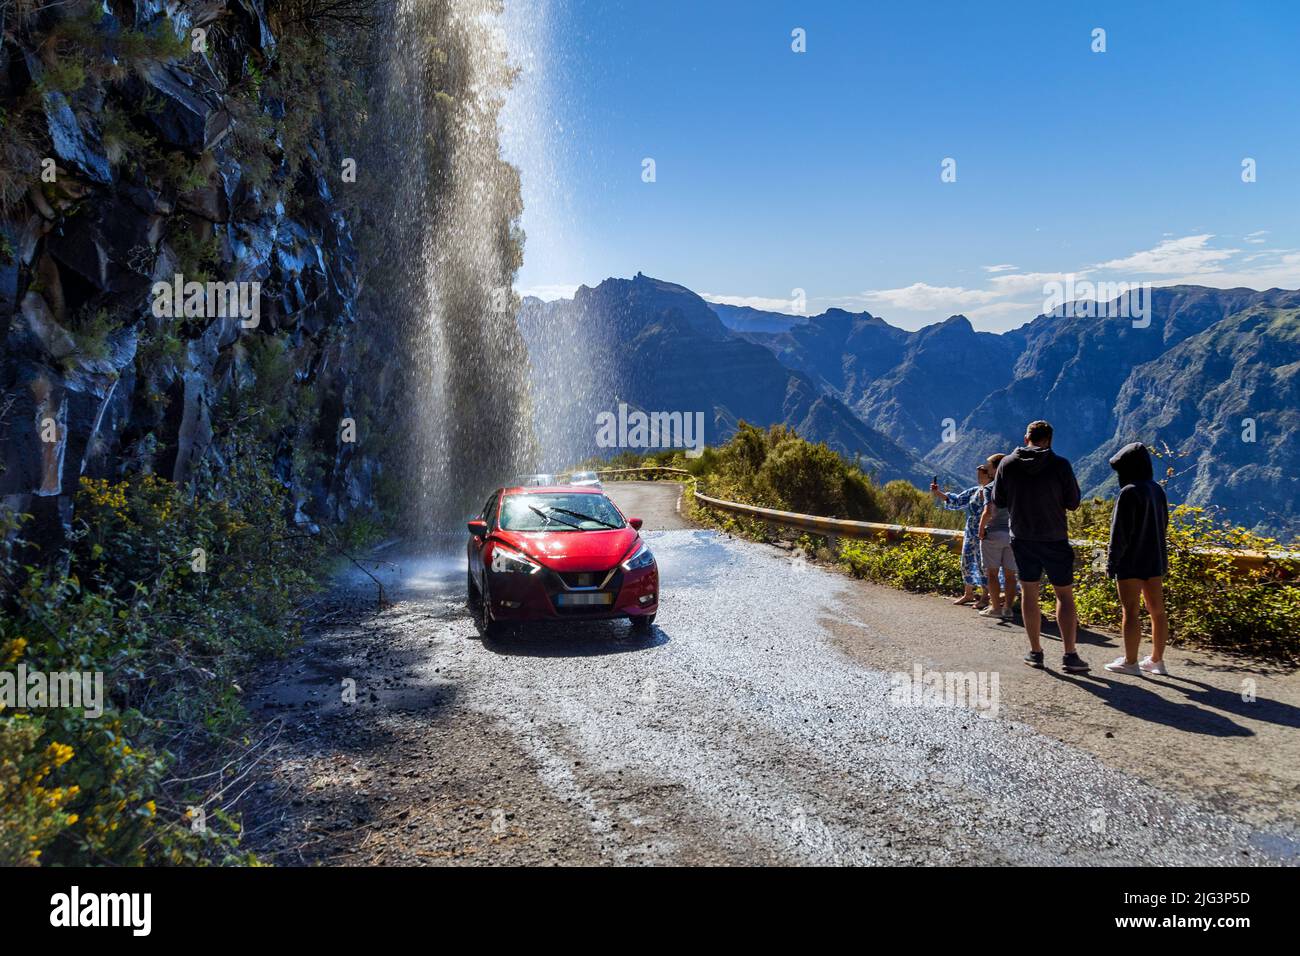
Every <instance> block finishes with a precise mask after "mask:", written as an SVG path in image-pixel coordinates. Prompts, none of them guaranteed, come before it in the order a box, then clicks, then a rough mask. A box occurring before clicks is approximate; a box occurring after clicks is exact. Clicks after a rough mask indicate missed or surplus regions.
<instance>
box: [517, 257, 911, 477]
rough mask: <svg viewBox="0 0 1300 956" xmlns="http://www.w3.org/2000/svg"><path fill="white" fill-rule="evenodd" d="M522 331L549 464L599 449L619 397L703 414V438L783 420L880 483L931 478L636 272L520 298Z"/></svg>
mask: <svg viewBox="0 0 1300 956" xmlns="http://www.w3.org/2000/svg"><path fill="white" fill-rule="evenodd" d="M519 327H520V330H521V331H522V333H523V336H524V340H525V342H526V343H527V345H528V350H529V358H530V361H531V364H532V385H533V399H534V404H535V406H536V407H537V408H538V409H541V410H543V413H542V414H538V415H535V416H534V417H535V419H536V420H537V430H538V438H539V441H540V444H541V446H542V448H543V449H544V453H545V455H546V459H547V461H548V462H550V463H552V465H559V464H560V463H562V462H564V461H569V460H576V459H578V458H581V457H585V456H587V455H590V454H594V453H597V452H600V451H602V450H608V451H616V450H618V449H601V448H600V447H599V446H598V445H597V444H596V438H597V436H596V426H595V422H596V419H597V416H598V415H599V414H600V413H601V412H603V411H612V410H613V409H614V408H615V406H616V405H617V404H618V403H619V402H626V403H627V404H628V405H629V406H630V407H633V408H637V409H640V410H643V411H656V412H673V411H680V412H687V413H693V412H696V411H700V412H703V413H704V415H705V440H706V442H707V443H708V444H720V443H722V442H724V441H726V439H728V438H729V437H730V436H731V435H732V434H734V432H735V430H736V427H737V424H738V423H739V422H740V421H741V420H744V421H747V422H750V423H751V424H755V425H763V426H766V425H773V424H784V425H788V426H790V427H792V428H794V429H795V430H796V431H798V433H799V434H800V435H803V436H804V437H807V438H809V439H811V440H814V441H824V442H826V443H827V444H828V445H830V446H831V447H832V448H835V449H836V450H837V451H839V452H841V453H842V454H844V455H846V456H848V457H850V458H854V459H856V460H858V461H860V462H861V463H862V466H863V467H864V468H865V469H866V470H867V471H869V472H871V473H873V474H875V475H877V477H879V478H880V479H882V480H890V479H893V478H906V479H907V480H909V481H913V482H919V481H923V480H925V481H928V478H927V477H926V476H927V475H929V474H932V471H931V466H930V465H927V464H924V463H922V462H921V460H920V456H919V455H917V454H916V453H915V452H913V451H911V450H910V449H907V448H905V447H904V446H902V445H901V444H900V443H898V442H896V441H894V440H893V439H891V438H889V437H888V436H886V435H883V434H881V433H880V432H878V431H876V430H874V429H872V428H870V427H868V426H867V425H866V424H864V423H863V422H862V421H861V420H860V419H859V418H858V417H857V416H856V415H854V413H853V412H852V411H851V410H850V409H849V408H848V407H847V406H845V405H844V403H843V402H841V401H840V400H839V399H837V398H836V397H835V396H834V395H832V394H829V393H828V392H826V391H825V390H824V389H822V388H820V387H819V386H818V385H817V384H816V383H815V382H814V381H813V380H812V379H811V378H810V377H809V376H807V375H805V374H803V373H802V372H800V371H798V370H795V369H791V368H788V367H786V366H785V365H782V364H781V362H779V361H778V360H777V358H776V357H775V356H774V355H773V354H772V353H771V352H770V351H769V350H768V349H766V348H764V347H762V346H760V345H756V344H755V343H753V342H750V341H748V340H746V339H745V338H743V337H740V336H738V335H736V334H734V333H732V332H731V331H730V330H728V329H727V328H726V326H724V325H723V323H722V322H721V320H720V319H719V318H718V316H717V315H716V314H715V312H714V311H713V309H711V308H710V307H709V304H708V303H707V302H705V301H704V300H703V299H702V298H700V297H699V296H698V295H696V294H695V293H694V292H692V291H690V290H689V289H687V288H685V287H684V286H680V285H675V284H673V283H671V282H663V281H661V280H658V279H652V278H649V277H647V276H643V275H640V274H638V275H637V276H636V277H635V278H633V279H606V280H605V281H604V282H601V283H600V284H599V285H598V286H596V287H595V288H590V287H587V286H582V287H580V288H579V289H578V291H577V292H576V293H575V295H574V297H573V299H560V300H557V301H554V302H542V301H541V300H539V299H533V298H527V299H525V300H524V301H523V304H522V306H521V308H520V312H519Z"/></svg>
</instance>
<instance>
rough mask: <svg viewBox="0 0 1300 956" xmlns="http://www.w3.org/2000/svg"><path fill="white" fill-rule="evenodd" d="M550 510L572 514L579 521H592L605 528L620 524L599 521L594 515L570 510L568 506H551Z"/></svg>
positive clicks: (617, 526)
mask: <svg viewBox="0 0 1300 956" xmlns="http://www.w3.org/2000/svg"><path fill="white" fill-rule="evenodd" d="M551 510H552V511H558V512H559V513H560V514H565V515H573V517H575V518H578V519H579V520H581V521H594V522H596V524H599V525H604V526H605V527H606V528H619V527H622V526H621V525H616V524H610V523H609V522H608V521H601V520H600V519H599V518H597V517H596V516H595V515H585V514H583V513H582V512H580V511H570V510H569V509H568V508H555V507H552V508H551Z"/></svg>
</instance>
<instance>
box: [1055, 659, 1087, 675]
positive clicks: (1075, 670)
mask: <svg viewBox="0 0 1300 956" xmlns="http://www.w3.org/2000/svg"><path fill="white" fill-rule="evenodd" d="M1061 668H1062V669H1063V670H1064V671H1065V672H1066V673H1067V674H1086V673H1088V671H1090V670H1092V668H1091V667H1089V666H1088V662H1087V661H1085V660H1084V659H1083V658H1082V657H1080V656H1079V655H1078V654H1065V655H1063V656H1062V657H1061Z"/></svg>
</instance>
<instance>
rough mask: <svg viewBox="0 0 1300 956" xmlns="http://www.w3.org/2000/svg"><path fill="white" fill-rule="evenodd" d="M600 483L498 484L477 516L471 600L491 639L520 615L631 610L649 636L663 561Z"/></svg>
mask: <svg viewBox="0 0 1300 956" xmlns="http://www.w3.org/2000/svg"><path fill="white" fill-rule="evenodd" d="M640 527H641V519H640V518H631V519H628V518H625V517H624V516H623V512H621V511H619V510H618V508H617V507H616V506H615V505H614V502H612V501H610V500H609V499H608V498H607V497H605V494H604V493H603V492H602V491H600V490H599V489H596V488H582V487H573V486H570V485H563V486H560V485H555V486H549V487H538V488H533V487H528V488H518V487H516V488H499V489H498V490H497V491H496V492H495V493H493V495H492V497H490V498H489V499H488V500H487V504H485V505H484V506H483V513H482V514H481V515H479V517H478V518H476V519H474V520H473V521H470V522H469V535H470V537H469V545H468V547H467V552H468V556H469V574H468V588H469V604H470V607H471V608H473V609H474V610H475V612H476V614H477V616H478V619H479V626H480V628H481V629H482V631H483V634H484V635H485V636H489V637H490V636H492V635H494V634H496V633H497V632H498V630H499V629H500V628H501V627H502V625H504V624H508V623H516V622H522V621H556V620H607V619H609V618H619V617H626V618H629V619H630V620H631V621H632V627H633V628H634V629H635V630H636V631H637V632H639V633H649V631H650V625H651V624H653V623H654V619H655V612H656V611H657V610H658V609H659V566H658V565H657V564H656V563H655V558H654V555H653V554H651V553H650V548H649V547H648V546H647V545H646V543H645V541H643V540H642V539H641V535H640V534H638V530H639V529H640Z"/></svg>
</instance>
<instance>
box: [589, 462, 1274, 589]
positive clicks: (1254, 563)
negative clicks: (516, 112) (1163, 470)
mask: <svg viewBox="0 0 1300 956" xmlns="http://www.w3.org/2000/svg"><path fill="white" fill-rule="evenodd" d="M632 472H637V473H642V474H644V473H646V472H651V473H657V474H671V475H681V476H684V477H685V478H687V479H689V480H691V481H698V479H697V478H696V476H695V475H692V474H691V473H690V472H689V471H686V470H685V469H684V468H670V467H667V466H663V467H643V468H610V469H606V470H605V471H597V472H596V474H598V475H600V476H602V477H603V476H605V475H621V474H629V473H632ZM695 500H696V501H698V502H700V503H701V504H703V505H705V506H706V507H708V508H712V509H714V510H716V511H726V512H729V513H731V514H737V515H744V516H745V517H747V518H755V519H757V520H759V521H766V522H768V523H770V524H776V525H781V526H782V527H786V528H795V529H798V530H801V531H815V532H817V533H818V534H824V535H829V536H831V537H840V538H856V539H859V540H875V541H886V542H897V541H901V540H902V539H903V537H904V536H906V535H912V536H914V537H924V538H929V539H930V540H931V541H933V542H934V543H936V544H944V545H947V546H948V547H949V548H950V549H952V550H954V551H960V550H961V542H962V532H961V531H958V530H956V529H953V528H913V527H910V526H908V525H901V524H882V523H880V522H877V521H851V520H849V519H847V518H825V517H822V516H821V515H806V514H799V513H798V512H794V511H778V510H776V509H775V508H760V507H759V506H758V505H746V504H741V503H740V502H739V501H726V500H724V499H722V498H713V497H710V496H709V495H706V494H703V493H702V492H700V491H699V490H698V487H697V488H696V490H695ZM1070 544H1072V545H1074V546H1075V547H1076V548H1090V549H1091V548H1097V547H1099V546H1100V543H1099V542H1097V541H1089V540H1077V539H1076V540H1071V542H1070ZM1196 553H1197V554H1203V555H1205V556H1206V557H1223V556H1227V557H1230V558H1231V559H1232V564H1233V567H1235V568H1238V569H1240V570H1254V569H1257V568H1262V567H1265V566H1267V565H1270V564H1272V565H1278V566H1279V568H1280V569H1284V570H1285V571H1287V572H1288V573H1295V572H1296V571H1297V570H1300V552H1295V551H1230V550H1226V549H1223V548H1205V549H1198V550H1197V552H1196Z"/></svg>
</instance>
